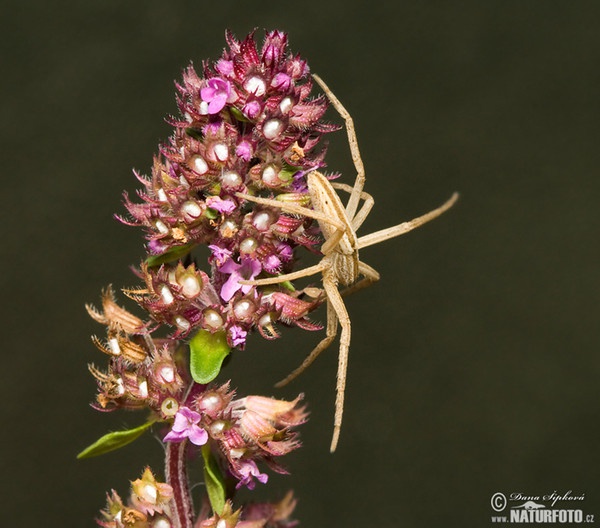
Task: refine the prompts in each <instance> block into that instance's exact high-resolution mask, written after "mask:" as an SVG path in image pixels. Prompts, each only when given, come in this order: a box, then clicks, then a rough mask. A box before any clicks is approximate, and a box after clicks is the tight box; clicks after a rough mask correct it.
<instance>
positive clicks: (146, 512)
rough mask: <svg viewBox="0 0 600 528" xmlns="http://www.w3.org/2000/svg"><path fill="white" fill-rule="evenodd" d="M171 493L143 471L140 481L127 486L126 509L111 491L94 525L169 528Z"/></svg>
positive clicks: (170, 490)
mask: <svg viewBox="0 0 600 528" xmlns="http://www.w3.org/2000/svg"><path fill="white" fill-rule="evenodd" d="M172 497H173V489H172V488H171V486H169V485H168V484H166V483H164V482H158V481H157V480H156V478H155V477H154V475H153V474H152V471H150V468H146V470H145V471H144V473H143V474H142V478H140V479H137V480H135V481H133V482H132V483H131V494H130V499H129V502H128V503H127V505H125V504H123V501H122V500H121V497H119V495H118V494H117V492H116V491H115V490H113V491H112V493H111V494H110V495H107V501H106V502H107V504H106V509H105V510H103V511H102V512H101V514H102V517H103V518H102V519H98V521H97V522H98V524H99V525H100V526H103V527H104V528H123V527H135V528H151V527H153V528H170V527H171V526H172V522H171V515H172V512H171V508H170V501H171V499H172Z"/></svg>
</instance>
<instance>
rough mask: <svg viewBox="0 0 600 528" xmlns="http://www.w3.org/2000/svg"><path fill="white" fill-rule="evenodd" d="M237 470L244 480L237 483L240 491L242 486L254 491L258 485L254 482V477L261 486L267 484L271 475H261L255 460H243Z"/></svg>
mask: <svg viewBox="0 0 600 528" xmlns="http://www.w3.org/2000/svg"><path fill="white" fill-rule="evenodd" d="M237 470H238V472H239V474H240V476H241V477H242V478H241V479H240V481H239V482H238V483H237V485H236V489H239V488H241V487H242V486H246V487H247V488H248V489H250V490H252V489H254V487H255V486H256V483H255V482H254V479H253V477H255V478H256V480H258V481H259V482H260V483H261V484H266V483H267V481H268V480H269V475H267V474H266V473H261V472H260V471H259V469H258V466H257V465H256V462H254V460H242V461H241V462H240V463H239V465H238V467H237Z"/></svg>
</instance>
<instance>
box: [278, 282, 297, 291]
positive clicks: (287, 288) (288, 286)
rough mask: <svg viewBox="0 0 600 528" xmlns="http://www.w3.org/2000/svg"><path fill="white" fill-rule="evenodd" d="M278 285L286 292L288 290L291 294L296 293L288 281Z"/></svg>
mask: <svg viewBox="0 0 600 528" xmlns="http://www.w3.org/2000/svg"><path fill="white" fill-rule="evenodd" d="M279 284H280V285H281V286H283V287H284V288H285V289H286V290H289V291H291V292H295V291H296V288H294V285H293V284H292V283H291V282H290V281H289V280H286V281H283V282H280V283H279Z"/></svg>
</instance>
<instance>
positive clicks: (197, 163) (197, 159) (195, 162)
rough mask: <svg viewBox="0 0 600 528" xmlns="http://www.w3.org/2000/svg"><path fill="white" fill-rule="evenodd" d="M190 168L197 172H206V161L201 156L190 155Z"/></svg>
mask: <svg viewBox="0 0 600 528" xmlns="http://www.w3.org/2000/svg"><path fill="white" fill-rule="evenodd" d="M192 169H193V170H194V171H195V172H197V173H198V174H206V172H208V163H206V160H205V159H204V158H203V157H202V156H193V157H192Z"/></svg>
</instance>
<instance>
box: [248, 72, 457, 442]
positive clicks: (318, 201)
mask: <svg viewBox="0 0 600 528" xmlns="http://www.w3.org/2000/svg"><path fill="white" fill-rule="evenodd" d="M313 77H314V79H315V80H316V81H317V83H318V84H319V85H320V86H321V88H322V89H323V92H324V93H325V95H326V96H327V97H328V98H329V100H330V101H331V104H332V105H333V107H334V108H335V109H336V110H337V112H338V113H339V114H340V116H341V117H342V119H343V120H344V122H345V125H346V131H347V134H348V142H349V145H350V152H351V154H352V161H353V162H354V166H355V168H356V172H357V176H356V180H355V182H354V186H353V187H351V186H349V185H346V184H343V183H335V182H331V181H329V180H328V179H327V178H326V177H325V176H324V175H323V174H321V173H320V172H318V171H316V170H315V171H312V172H310V173H309V174H308V175H307V185H308V191H309V195H310V199H311V204H312V209H309V208H307V207H302V206H299V205H295V204H289V203H283V202H280V201H277V200H273V199H269V198H261V197H257V196H251V195H248V194H244V193H236V195H237V196H238V197H240V198H243V199H245V200H248V201H251V202H256V203H259V204H263V205H267V206H270V207H276V208H279V209H281V210H282V211H284V212H287V213H292V214H299V215H302V216H305V217H308V218H312V219H314V220H316V221H317V222H318V223H319V226H320V228H321V232H322V234H323V237H324V239H325V242H324V243H323V245H322V246H321V253H322V254H323V258H322V259H321V260H320V262H319V263H318V264H316V265H314V266H309V267H307V268H304V269H302V270H299V271H296V272H293V273H288V274H285V275H279V276H277V277H270V278H266V279H258V280H248V281H240V282H241V283H243V284H250V285H254V286H266V285H269V284H278V283H282V282H284V281H290V280H295V279H299V278H301V277H308V276H311V275H315V274H317V273H321V274H322V281H323V289H324V290H325V294H326V297H327V328H326V334H325V337H324V338H323V339H322V340H321V341H320V342H319V344H318V345H317V346H316V347H315V348H314V349H313V351H312V352H311V353H310V354H309V355H308V356H307V357H306V358H305V359H304V361H303V362H302V364H301V365H300V366H299V367H298V368H296V369H295V370H294V371H293V372H291V373H290V374H289V375H288V376H287V377H286V378H284V379H283V380H281V381H280V382H279V383H277V384H276V387H282V386H283V385H286V384H288V383H289V382H290V381H292V380H293V379H294V378H296V377H297V376H298V375H299V374H301V373H302V372H304V370H306V368H307V367H308V366H309V365H310V364H311V363H312V362H313V361H314V360H315V359H316V358H317V357H318V356H319V354H320V353H321V352H323V350H325V349H326V348H327V347H329V345H331V343H332V341H333V340H334V339H335V337H336V335H337V330H338V323H339V326H341V329H342V331H341V335H340V349H339V356H338V370H337V385H336V400H335V416H334V425H333V436H332V440H331V446H330V451H331V452H332V453H333V452H334V451H335V449H336V447H337V444H338V440H339V436H340V431H341V426H342V415H343V412H344V392H345V387H346V371H347V367H348V350H349V346H350V335H351V322H350V317H349V316H348V311H347V310H346V306H345V305H344V301H343V300H342V296H343V295H347V294H349V293H353V292H355V291H357V290H360V289H362V288H364V287H366V286H369V285H370V284H372V283H373V282H375V281H377V280H379V273H378V272H377V271H376V270H375V269H373V268H372V267H371V266H369V265H368V264H365V263H364V262H362V261H360V260H359V257H358V251H359V249H363V248H365V247H368V246H371V245H373V244H378V243H379V242H383V241H384V240H388V239H390V238H393V237H397V236H400V235H403V234H405V233H408V232H409V231H412V230H413V229H415V228H417V227H420V226H421V225H423V224H425V223H426V222H429V221H430V220H433V219H434V218H436V217H437V216H439V215H441V214H442V213H444V212H445V211H447V210H448V209H449V208H450V207H452V205H454V203H455V202H456V200H457V199H458V194H457V193H454V194H453V195H452V196H451V197H450V199H449V200H448V201H446V202H445V203H444V204H442V205H441V206H440V207H438V208H436V209H434V210H432V211H430V212H428V213H426V214H424V215H422V216H419V217H417V218H414V219H413V220H410V221H408V222H403V223H401V224H398V225H396V226H393V227H389V228H387V229H382V230H380V231H376V232H374V233H371V234H369V235H364V236H361V237H358V236H357V234H356V231H357V230H358V228H359V227H360V226H361V225H362V223H363V222H364V221H365V219H366V217H367V215H368V214H369V212H370V210H371V208H372V207H373V205H374V200H373V197H372V196H371V195H369V194H367V193H366V192H364V191H363V187H364V184H365V170H364V166H363V162H362V159H361V157H360V152H359V149H358V142H357V139H356V132H355V130H354V123H353V120H352V117H351V116H350V114H349V113H348V111H347V110H346V109H345V108H344V107H343V106H342V104H341V103H340V101H339V100H338V99H337V97H336V96H335V95H334V94H333V93H332V92H331V90H330V89H329V88H328V87H327V85H326V84H325V83H324V82H323V80H322V79H321V78H320V77H319V76H317V75H316V74H313ZM336 189H339V190H341V191H344V192H347V193H348V194H349V195H350V199H349V200H348V203H347V205H346V207H344V206H343V204H342V201H341V199H340V197H339V196H338V194H337V193H336ZM361 199H362V200H363V204H362V206H361V207H360V209H359V204H360V200H361ZM361 277H362V278H361ZM340 284H341V285H343V286H346V288H345V289H344V290H342V291H341V292H340V291H339V290H338V285H340Z"/></svg>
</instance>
